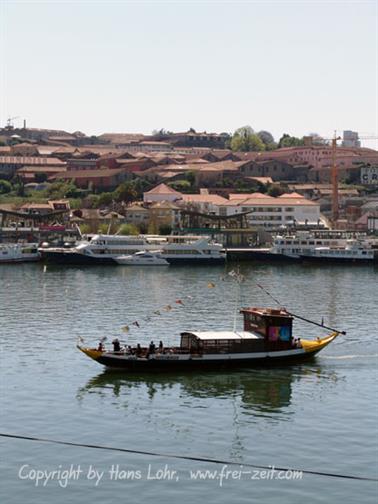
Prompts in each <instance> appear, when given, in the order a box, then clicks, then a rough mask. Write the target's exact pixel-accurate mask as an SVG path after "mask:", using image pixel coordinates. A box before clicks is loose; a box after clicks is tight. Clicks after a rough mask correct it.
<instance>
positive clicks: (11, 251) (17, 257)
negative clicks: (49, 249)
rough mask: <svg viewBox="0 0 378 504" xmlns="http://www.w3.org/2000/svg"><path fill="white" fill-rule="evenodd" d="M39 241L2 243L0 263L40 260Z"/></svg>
mask: <svg viewBox="0 0 378 504" xmlns="http://www.w3.org/2000/svg"><path fill="white" fill-rule="evenodd" d="M40 259H41V255H40V253H39V252H38V244H37V243H0V264H1V263H16V262H17V263H19V262H31V261H39V260H40Z"/></svg>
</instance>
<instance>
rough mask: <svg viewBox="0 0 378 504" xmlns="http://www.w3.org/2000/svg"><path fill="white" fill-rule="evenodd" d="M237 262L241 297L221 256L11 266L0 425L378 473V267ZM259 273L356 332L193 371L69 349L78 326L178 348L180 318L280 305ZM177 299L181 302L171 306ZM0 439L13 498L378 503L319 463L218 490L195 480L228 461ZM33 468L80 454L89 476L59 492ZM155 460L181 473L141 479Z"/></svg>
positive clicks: (91, 338)
mask: <svg viewBox="0 0 378 504" xmlns="http://www.w3.org/2000/svg"><path fill="white" fill-rule="evenodd" d="M230 268H231V266H228V269H230ZM242 271H243V273H244V274H245V276H246V281H245V282H244V283H243V284H242V287H241V291H240V293H238V291H237V288H236V286H235V284H234V283H233V281H232V279H231V278H230V277H228V276H226V277H225V279H222V277H223V275H224V272H225V270H224V269H223V268H220V267H219V268H218V267H216V268H206V267H196V268H187V267H177V268H175V267H171V268H169V269H166V268H161V269H160V268H151V269H148V268H127V267H94V268H60V267H52V266H49V267H48V268H47V270H46V271H44V269H43V265H40V264H34V265H32V264H30V265H27V264H26V265H17V266H15V265H9V266H6V265H2V266H1V267H0V315H1V320H0V332H1V353H0V359H1V409H0V419H1V429H0V430H1V432H3V433H13V434H21V435H29V436H39V437H46V438H53V439H59V440H67V441H72V442H78V443H88V444H100V445H107V446H114V447H122V448H127V449H134V450H142V451H148V452H157V453H172V454H177V455H187V456H198V457H208V458H217V459H222V460H230V461H234V462H237V463H240V464H243V463H251V464H256V465H264V466H276V467H277V466H280V467H292V468H298V469H309V470H315V471H325V472H332V473H340V474H352V475H362V476H369V477H373V478H374V477H376V476H377V472H378V471H377V465H378V464H377V445H378V436H377V420H378V408H377V401H376V398H377V361H378V345H377V340H378V334H377V333H378V330H377V308H378V270H377V269H374V268H372V267H357V268H347V267H344V266H343V267H336V268H335V267H308V266H306V267H303V266H296V265H285V266H278V265H274V266H262V265H254V264H248V265H243V266H242ZM209 282H212V283H214V284H215V287H214V288H209V286H208V284H209ZM256 283H261V284H262V285H264V286H265V287H266V288H267V289H268V290H269V291H270V292H271V293H272V294H273V295H274V296H276V297H277V298H279V299H280V300H281V302H282V304H284V305H285V306H286V307H287V308H288V309H291V310H292V311H294V312H296V313H299V314H302V315H304V316H309V317H310V318H313V319H315V320H317V321H319V322H320V321H321V318H322V317H324V322H325V324H327V325H331V326H335V327H338V328H341V329H344V330H346V331H347V335H346V336H341V337H339V338H338V339H337V340H336V341H335V342H334V344H332V345H331V346H330V347H328V348H327V349H326V350H325V351H323V352H322V353H321V354H319V356H318V358H317V359H316V360H314V361H313V362H312V363H309V364H306V365H302V366H295V367H290V368H277V369H270V370H268V369H257V370H243V371H240V372H229V373H225V372H223V373H219V374H217V373H211V374H196V375H193V376H190V375H163V376H139V375H138V376H135V375H134V376H130V377H128V376H125V375H124V374H122V373H119V372H106V371H104V369H103V368H102V367H101V366H99V365H98V364H96V363H95V362H93V361H90V360H89V359H87V358H85V356H83V355H82V354H81V353H79V352H78V351H77V350H76V348H75V344H76V339H77V337H78V336H82V337H84V339H85V340H86V341H87V342H88V343H96V342H97V341H98V339H99V338H100V337H102V336H104V335H107V336H108V339H111V338H113V337H115V336H118V337H120V338H123V339H126V338H127V339H128V341H129V342H137V341H140V342H143V343H147V342H149V341H150V339H151V338H153V339H154V340H155V341H159V340H160V339H162V340H163V341H164V342H165V343H166V344H169V343H176V342H178V335H179V332H180V331H182V330H185V329H192V330H194V329H197V330H206V329H211V328H214V329H231V328H232V326H233V319H234V313H235V306H236V305H238V306H249V305H262V306H272V301H271V300H270V299H269V298H268V297H266V295H265V294H263V293H262V292H261V291H260V290H259V289H258V288H257V287H256ZM188 296H190V298H189V297H188ZM177 299H182V300H183V302H184V306H180V305H178V304H176V303H175V301H176V300H177ZM168 304H170V305H172V306H173V307H174V309H172V310H171V311H164V310H162V308H163V307H164V306H166V305H168ZM156 310H160V311H161V315H160V316H159V315H156V314H153V312H154V311H156ZM147 316H151V320H150V321H148V322H146V321H145V320H144V318H145V317H147ZM135 320H137V321H138V322H139V323H140V328H139V329H138V328H137V327H136V326H131V330H130V333H129V334H128V335H127V336H126V335H125V334H124V333H123V332H122V330H121V328H122V327H123V326H125V325H126V324H128V325H130V324H132V322H133V321H135ZM238 327H239V328H241V319H239V317H238ZM296 330H297V332H296V335H297V336H301V337H304V336H305V337H309V336H310V337H316V336H317V335H319V334H320V335H321V334H322V332H321V331H320V332H319V331H318V329H317V328H316V327H314V326H310V325H304V324H302V323H298V322H297V323H296ZM0 443H1V445H0V446H1V459H0V464H1V482H0V499H1V502H3V503H6V504H8V503H17V504H19V503H28V504H34V503H45V502H46V503H57V504H60V503H62V504H63V503H79V502H80V503H89V502H90V503H94V504H97V503H101V504H102V503H108V502H120V503H123V502H124V503H126V502H131V503H134V502H147V501H148V502H153V503H167V502H173V503H176V502H181V503H182V504H184V503H185V504H186V503H192V502H195V501H198V500H199V499H201V500H204V501H206V502H211V503H212V502H214V503H218V504H223V503H225V504H226V503H230V502H231V503H233V502H235V503H244V502H266V503H275V502H281V503H288V504H289V503H290V504H296V503H303V502H311V503H317V502H322V503H323V502H337V503H338V502H342V503H344V504H345V503H353V504H354V503H356V502H364V503H373V502H376V499H377V484H376V483H374V482H365V481H353V480H347V479H337V478H327V477H320V476H312V475H304V476H303V478H302V479H301V480H276V479H274V480H264V479H260V480H251V478H250V476H249V475H247V474H244V475H243V476H242V477H240V479H237V478H236V479H227V480H223V484H222V486H220V481H219V480H211V479H207V480H203V481H198V480H197V481H196V480H194V479H191V477H190V471H196V470H198V469H203V470H214V469H218V470H220V469H221V468H222V466H216V465H213V464H208V463H198V462H191V461H183V460H175V459H168V458H166V457H164V456H161V457H151V456H147V455H138V454H129V453H119V452H118V453H117V452H114V451H113V452H112V451H105V450H94V449H89V448H81V447H69V446H59V445H53V444H46V443H36V442H30V441H22V440H13V439H5V438H0ZM26 464H27V465H28V467H27V468H26V469H25V471H24V472H23V473H21V476H26V475H28V474H30V478H32V476H33V473H32V472H30V471H31V470H32V469H35V470H47V471H53V470H58V469H61V470H64V469H69V468H70V466H71V464H72V465H73V468H77V467H78V466H79V465H80V468H81V469H82V471H83V472H82V474H80V477H79V478H78V479H77V480H73V479H71V480H69V482H68V486H67V487H66V488H62V487H61V486H60V485H59V481H57V480H53V481H49V482H48V483H47V484H46V486H44V487H43V486H42V482H41V483H40V484H39V486H38V487H36V486H35V481H34V480H32V479H20V478H19V476H18V475H19V470H20V468H21V466H23V465H26ZM117 464H118V468H119V470H125V469H126V470H129V471H134V475H138V472H139V474H140V479H128V480H121V479H117V480H115V479H114V473H113V479H111V477H110V476H111V475H110V473H109V471H110V469H111V467H112V466H116V465H117ZM149 464H151V467H150V477H151V476H152V475H153V474H154V473H155V472H156V471H157V470H159V469H162V468H164V466H165V464H168V469H170V470H176V471H177V476H178V480H177V478H173V479H172V480H168V479H163V480H152V479H147V473H148V468H149ZM90 466H92V468H93V467H95V468H96V469H97V470H98V471H104V474H103V477H102V479H101V481H100V482H99V484H98V485H97V486H96V484H95V481H94V480H90V479H88V478H87V476H88V470H89V468H90ZM236 469H240V468H239V467H238V466H237V467H236ZM28 471H29V472H28ZM118 474H119V473H118ZM129 474H130V478H131V474H132V473H131V472H130V473H129ZM60 481H61V482H62V483H63V480H62V479H61V480H60Z"/></svg>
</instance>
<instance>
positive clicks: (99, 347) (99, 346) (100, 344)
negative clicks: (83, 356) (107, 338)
mask: <svg viewBox="0 0 378 504" xmlns="http://www.w3.org/2000/svg"><path fill="white" fill-rule="evenodd" d="M104 350H105V348H104V344H103V342H102V341H100V342H99V344H98V347H97V351H98V352H103V351H104Z"/></svg>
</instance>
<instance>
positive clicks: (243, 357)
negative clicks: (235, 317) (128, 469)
mask: <svg viewBox="0 0 378 504" xmlns="http://www.w3.org/2000/svg"><path fill="white" fill-rule="evenodd" d="M240 313H242V314H243V316H244V330H243V331H235V330H234V331H206V332H197V331H193V332H191V331H185V332H182V333H181V344H180V346H179V347H168V348H164V347H162V346H160V348H155V346H154V345H150V346H149V347H144V348H143V347H140V345H138V346H137V347H135V348H131V347H124V348H123V347H121V346H120V344H119V342H118V340H116V345H115V348H114V350H113V351H109V350H106V349H105V348H104V347H103V345H102V343H100V345H99V348H97V349H96V348H86V347H83V346H81V345H78V348H79V350H81V351H82V352H83V353H85V354H86V355H87V356H88V357H90V358H91V359H94V360H95V361H96V362H98V363H99V364H103V365H105V366H107V367H109V368H118V369H123V370H125V371H132V372H145V371H160V372H165V371H171V370H175V371H192V370H221V369H225V368H243V367H252V366H256V365H272V364H294V363H299V362H302V361H305V360H308V359H311V358H312V357H314V355H316V354H317V353H318V352H319V351H320V350H322V349H323V348H325V347H326V346H327V345H328V344H329V343H331V341H333V340H334V339H335V338H336V337H337V336H338V335H339V334H345V333H344V332H342V331H337V330H334V329H331V328H329V327H326V326H324V325H322V324H317V323H316V322H311V321H309V320H307V319H304V318H303V317H299V316H296V315H294V314H292V313H290V312H288V311H287V310H285V309H282V308H281V309H272V308H243V309H241V310H240ZM295 317H298V318H300V319H302V320H306V321H307V322H311V323H314V324H315V325H319V326H321V327H323V328H324V329H328V330H330V331H331V332H330V333H329V334H328V335H327V336H326V337H324V338H317V339H315V340H307V339H301V338H294V337H293V319H294V318H295ZM113 343H114V342H113Z"/></svg>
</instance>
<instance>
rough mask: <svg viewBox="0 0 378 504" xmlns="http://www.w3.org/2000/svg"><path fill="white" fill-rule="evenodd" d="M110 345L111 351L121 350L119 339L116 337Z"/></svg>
mask: <svg viewBox="0 0 378 504" xmlns="http://www.w3.org/2000/svg"><path fill="white" fill-rule="evenodd" d="M112 345H113V351H114V352H120V350H121V344H120V342H119V339H118V338H115V339H114V340H113V341H112Z"/></svg>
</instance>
